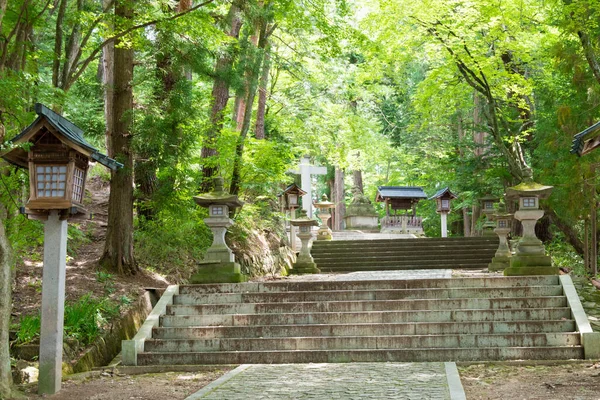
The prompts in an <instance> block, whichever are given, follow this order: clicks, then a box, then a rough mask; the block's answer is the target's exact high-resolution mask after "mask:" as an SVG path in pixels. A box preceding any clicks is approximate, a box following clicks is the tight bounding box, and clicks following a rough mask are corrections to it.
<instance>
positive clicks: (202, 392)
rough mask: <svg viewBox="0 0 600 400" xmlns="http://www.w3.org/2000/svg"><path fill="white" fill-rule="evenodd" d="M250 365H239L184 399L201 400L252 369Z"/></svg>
mask: <svg viewBox="0 0 600 400" xmlns="http://www.w3.org/2000/svg"><path fill="white" fill-rule="evenodd" d="M252 365H253V364H242V365H240V366H239V367H237V368H236V369H234V370H232V371H229V372H228V373H226V374H225V375H223V376H222V377H220V378H219V379H217V380H215V381H213V382H211V383H209V384H208V385H206V386H204V387H203V388H202V389H200V390H199V391H197V392H196V393H194V394H192V395H190V396H188V397H186V398H185V400H198V399H201V398H202V397H204V396H205V395H207V394H208V393H210V392H212V391H214V390H216V389H218V388H219V387H220V386H221V385H223V384H225V383H226V382H227V381H229V380H230V379H233V378H234V377H235V376H237V375H238V374H241V373H242V372H244V371H245V370H247V369H248V368H250V367H252Z"/></svg>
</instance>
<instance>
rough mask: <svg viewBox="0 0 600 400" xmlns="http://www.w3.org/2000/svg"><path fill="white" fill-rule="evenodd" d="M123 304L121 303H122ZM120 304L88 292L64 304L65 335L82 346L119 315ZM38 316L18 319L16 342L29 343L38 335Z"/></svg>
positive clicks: (91, 340)
mask: <svg viewBox="0 0 600 400" xmlns="http://www.w3.org/2000/svg"><path fill="white" fill-rule="evenodd" d="M122 304H123V303H122ZM119 310H120V304H118V303H114V302H112V301H111V300H109V299H96V298H94V297H92V295H91V294H90V293H88V294H86V295H84V296H83V297H81V298H80V299H79V300H78V301H76V302H74V303H69V304H66V305H65V320H64V334H65V337H70V338H73V339H77V340H78V341H79V343H80V344H81V345H82V346H87V345H88V344H91V343H92V342H93V341H94V340H95V339H96V338H97V337H98V336H99V335H100V334H101V332H102V329H103V328H104V327H105V326H106V324H107V323H108V321H109V320H111V319H113V318H115V317H117V316H118V315H119ZM40 328H41V323H40V316H39V315H26V316H23V317H21V319H20V321H19V329H18V331H17V334H16V335H17V340H16V343H17V344H23V343H29V342H32V341H34V340H36V339H37V338H38V337H39V335H40Z"/></svg>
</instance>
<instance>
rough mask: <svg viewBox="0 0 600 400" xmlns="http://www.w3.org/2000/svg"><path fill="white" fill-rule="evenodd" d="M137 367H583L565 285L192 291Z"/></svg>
mask: <svg viewBox="0 0 600 400" xmlns="http://www.w3.org/2000/svg"><path fill="white" fill-rule="evenodd" d="M178 290H179V291H178V293H179V294H177V295H174V296H173V298H172V304H171V305H169V306H167V307H166V310H165V314H163V315H161V316H160V318H159V325H158V327H155V328H153V329H152V337H151V338H148V339H146V340H145V341H144V344H143V351H142V352H140V353H138V354H137V364H138V365H173V364H238V363H304V362H313V363H317V362H353V361H357V362H358V361H362V362H377V361H381V362H385V361H399V362H407V361H484V360H515V359H532V360H533V359H535V360H562V359H571V358H583V356H584V354H583V347H582V343H581V341H580V335H579V333H577V332H576V331H577V328H576V323H575V321H574V319H573V316H572V312H571V309H570V308H569V306H568V302H567V299H566V297H565V296H564V294H563V289H562V286H561V284H560V282H559V279H558V277H556V276H540V277H486V278H453V279H412V280H411V279H406V280H356V281H354V280H327V281H296V280H288V281H276V282H252V283H237V284H212V285H182V286H180V287H179V289H178Z"/></svg>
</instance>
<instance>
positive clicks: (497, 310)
mask: <svg viewBox="0 0 600 400" xmlns="http://www.w3.org/2000/svg"><path fill="white" fill-rule="evenodd" d="M238 304H247V303H238ZM258 304H260V303H258ZM274 304H281V303H274ZM288 304H289V303H288ZM550 310H557V311H563V312H566V311H571V308H570V307H568V306H565V307H530V308H459V309H453V310H428V309H416V310H375V311H308V312H306V311H303V312H296V313H294V312H280V313H275V314H274V313H219V314H164V315H161V317H163V316H166V317H182V318H183V317H216V316H224V315H231V316H235V317H240V318H243V317H254V316H256V317H266V316H300V315H303V316H304V315H308V314H310V315H332V316H333V315H350V314H400V313H404V314H415V313H419V314H420V313H426V312H450V313H455V312H459V313H460V312H490V313H495V312H515V313H517V312H525V311H530V312H532V311H533V312H538V311H550ZM536 321H537V320H536ZM449 322H451V321H449ZM457 322H459V321H457Z"/></svg>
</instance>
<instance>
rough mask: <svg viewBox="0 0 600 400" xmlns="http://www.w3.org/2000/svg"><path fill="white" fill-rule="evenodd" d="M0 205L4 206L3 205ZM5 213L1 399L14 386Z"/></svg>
mask: <svg viewBox="0 0 600 400" xmlns="http://www.w3.org/2000/svg"><path fill="white" fill-rule="evenodd" d="M1 125H2V124H1V123H0V126H1ZM0 207H1V208H4V206H2V205H0ZM4 214H5V212H4V210H2V211H0V316H1V317H0V399H6V398H10V393H11V386H12V373H11V370H10V344H9V336H8V331H9V327H10V312H11V308H12V302H11V296H12V282H13V279H12V272H11V269H12V266H13V258H12V251H11V248H10V243H9V242H8V238H7V237H6V231H5V230H4V219H3V215H4Z"/></svg>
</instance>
